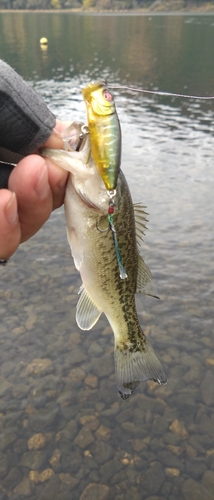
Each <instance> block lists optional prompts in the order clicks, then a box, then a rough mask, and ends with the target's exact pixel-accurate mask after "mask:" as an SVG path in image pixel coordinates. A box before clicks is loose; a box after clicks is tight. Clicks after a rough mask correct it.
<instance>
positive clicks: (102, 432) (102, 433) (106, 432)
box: [95, 425, 111, 441]
mask: <svg viewBox="0 0 214 500" xmlns="http://www.w3.org/2000/svg"><path fill="white" fill-rule="evenodd" d="M95 434H96V437H97V438H98V439H103V440H104V441H109V439H110V437H111V429H109V427H106V426H105V425H100V427H99V428H98V429H97V431H96V433H95Z"/></svg>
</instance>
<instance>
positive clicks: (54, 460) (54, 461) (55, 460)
mask: <svg viewBox="0 0 214 500" xmlns="http://www.w3.org/2000/svg"><path fill="white" fill-rule="evenodd" d="M61 456H62V452H61V451H60V450H59V449H58V448H56V449H55V450H54V452H53V454H52V456H51V458H49V464H50V465H51V466H52V467H53V468H54V467H57V465H59V463H60V459H61Z"/></svg>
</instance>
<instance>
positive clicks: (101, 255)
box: [42, 123, 167, 399]
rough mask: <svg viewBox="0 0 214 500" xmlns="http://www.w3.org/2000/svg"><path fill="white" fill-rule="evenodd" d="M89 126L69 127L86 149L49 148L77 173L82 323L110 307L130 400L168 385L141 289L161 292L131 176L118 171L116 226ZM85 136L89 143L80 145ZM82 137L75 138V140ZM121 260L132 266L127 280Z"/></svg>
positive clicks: (73, 227)
mask: <svg viewBox="0 0 214 500" xmlns="http://www.w3.org/2000/svg"><path fill="white" fill-rule="evenodd" d="M82 131H84V126H82V125H81V124H78V123H74V124H73V125H72V126H71V127H70V134H71V136H72V137H73V142H72V145H73V147H75V148H78V150H79V151H59V150H50V149H43V151H42V154H43V156H48V157H49V158H51V159H52V161H54V162H55V163H56V164H57V165H59V166H61V167H62V168H64V169H66V170H68V171H69V172H70V174H71V175H69V178H68V184H67V189H66V195H65V216H66V224H67V235H68V241H69V244H70V247H71V252H72V256H73V259H74V264H75V266H76V268H77V270H78V271H79V272H80V275H81V278H82V287H81V289H80V298H79V301H78V304H77V310H76V321H77V324H78V326H79V327H80V328H81V329H82V330H90V329H91V328H92V327H93V326H94V325H95V324H96V322H97V321H98V319H99V317H100V315H101V313H102V312H103V313H104V314H105V316H106V317H107V319H108V321H109V323H110V325H111V327H112V329H113V332H114V336H115V351H114V356H115V370H116V381H117V387H118V390H119V393H120V395H121V397H122V398H123V399H127V398H128V397H129V396H130V395H131V394H132V392H133V390H134V389H135V388H136V387H137V385H138V384H139V383H140V382H141V381H143V380H147V379H153V380H155V381H156V382H158V383H159V384H165V383H166V381H167V379H166V375H165V372H164V369H163V367H162V365H161V363H160V361H159V359H158V357H157V356H156V354H155V353H154V351H153V348H152V346H151V345H150V343H149V342H148V340H147V338H146V336H145V334H144V333H143V331H142V329H141V326H140V324H139V320H138V316H137V311H136V305H135V294H136V293H144V294H147V295H152V296H157V291H156V287H155V284H154V281H153V278H152V275H151V273H150V271H149V269H148V267H147V266H146V264H145V262H144V260H143V258H142V257H141V255H140V253H139V247H140V242H141V240H142V238H143V234H144V230H145V222H146V217H145V212H144V207H143V206H142V205H141V204H136V205H133V202H132V198H131V195H130V191H129V188H128V184H127V182H126V179H125V176H124V174H123V173H122V171H121V170H120V169H119V170H118V172H117V184H116V190H115V192H114V224H113V226H110V224H109V191H108V190H107V189H106V182H104V180H103V179H102V176H101V172H100V169H98V167H97V164H96V163H95V161H94V159H93V155H91V145H90V135H89V134H84V133H82ZM79 137H82V138H83V140H82V143H81V144H79V142H78V141H79ZM75 141H76V143H75ZM113 232H115V233H116V235H117V250H119V259H120V260H121V262H122V263H123V267H124V269H125V277H124V276H123V279H121V273H120V268H119V266H118V252H117V251H116V249H115V238H114V234H113Z"/></svg>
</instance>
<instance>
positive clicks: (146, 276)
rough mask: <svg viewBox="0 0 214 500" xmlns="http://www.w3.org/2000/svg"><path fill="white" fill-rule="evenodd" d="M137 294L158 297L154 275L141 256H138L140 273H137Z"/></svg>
mask: <svg viewBox="0 0 214 500" xmlns="http://www.w3.org/2000/svg"><path fill="white" fill-rule="evenodd" d="M136 293H144V294H145V295H151V297H155V298H156V299H159V297H158V291H157V287H156V284H155V282H154V279H153V277H152V273H151V271H150V270H149V268H148V267H147V265H146V264H145V262H144V260H143V258H142V257H141V255H140V254H139V255H138V273H137V287H136Z"/></svg>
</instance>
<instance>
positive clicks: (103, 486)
mask: <svg viewBox="0 0 214 500" xmlns="http://www.w3.org/2000/svg"><path fill="white" fill-rule="evenodd" d="M19 16H20V17H19ZM14 18H15V17H14V15H13V14H12V15H11V18H10V14H5V15H0V39H1V43H0V51H1V56H4V58H5V59H6V60H7V61H8V62H10V63H11V64H13V65H15V67H17V69H19V71H20V73H22V74H23V75H24V76H25V77H27V78H28V79H29V80H31V82H32V83H33V85H35V88H36V89H37V90H38V92H39V93H40V94H41V95H43V97H44V99H45V100H46V102H47V104H48V105H49V106H50V108H51V109H52V111H53V112H54V113H55V114H56V115H57V116H58V117H59V118H61V119H64V118H66V119H67V118H68V117H70V118H71V119H78V120H85V108H84V104H83V102H82V97H81V92H80V87H81V86H82V85H83V84H85V82H86V81H87V82H88V81H89V79H91V78H92V77H93V78H97V77H99V78H100V77H101V76H102V77H103V75H104V76H106V77H108V78H110V79H111V80H112V81H116V80H118V81H121V83H122V82H124V81H125V82H130V83H131V84H135V83H136V82H138V83H139V82H141V83H142V82H143V83H144V84H147V85H148V86H149V85H151V86H154V85H155V86H156V87H157V88H161V89H162V90H172V91H176V90H177V91H179V92H180V91H181V90H182V88H183V87H184V86H185V85H188V89H190V90H191V93H195V94H196V93H201V94H204V95H205V94H206V93H210V94H212V93H213V89H212V79H213V65H212V64H211V60H212V50H213V45H212V47H211V41H212V42H213V39H212V37H213V18H212V17H208V16H207V17H201V16H200V17H195V16H191V17H183V18H182V17H181V16H176V17H175V18H172V17H171V16H170V17H164V16H159V17H151V19H150V18H148V17H145V18H140V19H139V18H138V17H136V16H131V17H130V18H129V17H127V16H115V17H114V16H107V17H106V16H68V15H67V14H63V15H59V16H58V15H56V14H53V15H52V14H51V15H47V14H40V15H39V14H35V15H30V14H24V15H23V14H17V24H16V27H14V24H13V23H14ZM198 23H199V24H198ZM11 26H12V27H14V30H13V34H10V37H11V38H7V37H6V36H5V33H6V31H3V30H2V28H4V30H6V28H7V29H9V27H10V28H11ZM110 27H111V30H112V33H113V35H112V37H111V36H110V31H109V30H110ZM172 27H174V28H175V30H174V29H172ZM198 27H199V30H198ZM18 29H19V31H20V37H21V38H20V40H21V41H19V42H18V40H19V35H18V33H19V31H18ZM30 31H31V33H32V35H31V37H30V36H29V32H30ZM123 33H125V35H126V36H125V37H124V39H123V42H124V43H121V37H122V35H123ZM129 33H130V35H129ZM135 33H136V39H135ZM119 35H120V36H119ZM41 36H47V38H48V39H49V46H48V51H47V59H45V60H44V59H43V57H44V55H43V54H42V53H41V50H40V46H39V39H40V38H41ZM204 39H206V44H207V45H206V54H205V46H204V45H203V43H201V40H204ZM26 40H27V41H28V44H27V43H25V42H26ZM179 40H180V45H179V44H178V41H179ZM23 41H24V43H23ZM86 42H87V43H86ZM193 42H194V43H193ZM15 45H17V47H18V50H19V51H20V52H19V57H18V58H17V47H15ZM178 45H179V46H178ZM140 47H141V49H140ZM193 52H194V54H193ZM15 57H16V60H15ZM144 63H145V64H144ZM196 75H197V78H195V77H196ZM115 95H116V103H117V109H118V114H119V117H120V121H121V126H122V135H123V158H122V165H123V170H124V172H125V174H126V176H127V179H128V182H129V185H130V187H131V191H132V193H133V198H134V200H135V201H142V202H143V203H144V204H145V205H147V207H148V212H149V214H150V215H149V220H150V222H149V224H148V227H149V230H148V232H147V235H146V238H145V243H144V245H143V254H144V257H145V260H146V262H147V264H148V265H149V267H150V268H151V270H152V272H153V275H154V277H155V280H156V282H157V285H158V290H159V294H160V297H161V300H160V301H155V300H153V299H151V298H148V297H145V298H143V297H140V296H139V297H137V306H138V311H139V316H140V320H141V323H142V326H143V328H144V331H145V333H146V334H147V335H148V337H149V338H151V342H152V344H153V346H154V348H155V350H156V351H157V352H158V353H159V355H160V358H161V360H163V363H164V366H165V369H166V371H167V374H168V377H169V382H168V385H167V386H166V387H158V386H157V385H156V384H153V382H148V383H145V384H141V386H140V387H139V388H138V389H137V392H136V394H135V395H133V396H132V398H130V400H128V401H126V402H123V401H122V400H120V399H119V398H118V395H117V393H116V389H115V380H114V366H113V348H114V345H113V342H114V341H113V335H112V332H111V330H110V327H109V326H108V324H107V321H106V320H105V318H103V317H101V319H100V321H99V323H98V324H97V325H96V327H95V328H94V329H93V330H92V331H91V332H82V331H79V330H78V328H77V326H76V322H75V306H76V303H77V292H78V289H79V285H80V279H79V276H78V274H77V272H76V271H75V269H74V266H73V263H72V259H71V257H70V250H69V247H68V244H67V241H66V231H65V222H64V216H63V210H62V209H60V210H58V211H56V212H55V213H53V214H52V217H51V219H50V220H49V221H48V223H47V224H46V225H45V227H44V228H43V229H42V230H41V231H40V232H39V233H38V234H37V235H36V236H35V237H34V238H33V239H32V240H31V241H29V242H27V243H25V244H24V245H22V246H21V247H20V249H19V251H18V252H17V254H16V255H15V256H14V257H13V258H12V259H11V262H10V263H9V265H8V267H7V268H4V269H2V270H1V278H0V279H1V281H0V312H1V323H0V342H1V351H0V360H1V371H0V382H1V383H0V416H1V418H0V479H1V483H0V484H1V496H2V498H3V499H6V498H12V499H14V500H15V499H16V500H17V499H20V500H21V499H23V498H25V497H28V498H31V499H32V500H34V499H35V500H36V499H38V498H40V499H41V500H45V499H47V500H50V499H51V500H56V499H57V500H64V499H69V500H70V499H71V498H72V500H79V499H81V500H85V499H86V498H87V499H88V498H90V495H91V497H92V498H93V499H95V498H106V499H107V498H109V499H112V498H113V499H114V500H128V499H130V498H131V499H133V500H144V499H145V500H148V499H157V500H162V499H164V500H175V499H179V500H195V499H196V498H197V499H200V500H202V499H203V500H211V499H212V498H213V483H214V449H213V444H212V443H213V438H214V430H213V429H214V426H213V422H214V412H213V408H214V390H213V367H214V356H213V347H214V345H213V291H214V287H213V244H214V242H213V212H214V201H213V149H214V148H213V145H214V144H213V105H212V104H210V103H200V102H199V101H197V102H196V101H192V100H188V101H184V100H182V99H171V98H162V97H145V96H142V95H135V94H127V93H120V92H119V91H117V92H116V93H115Z"/></svg>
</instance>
